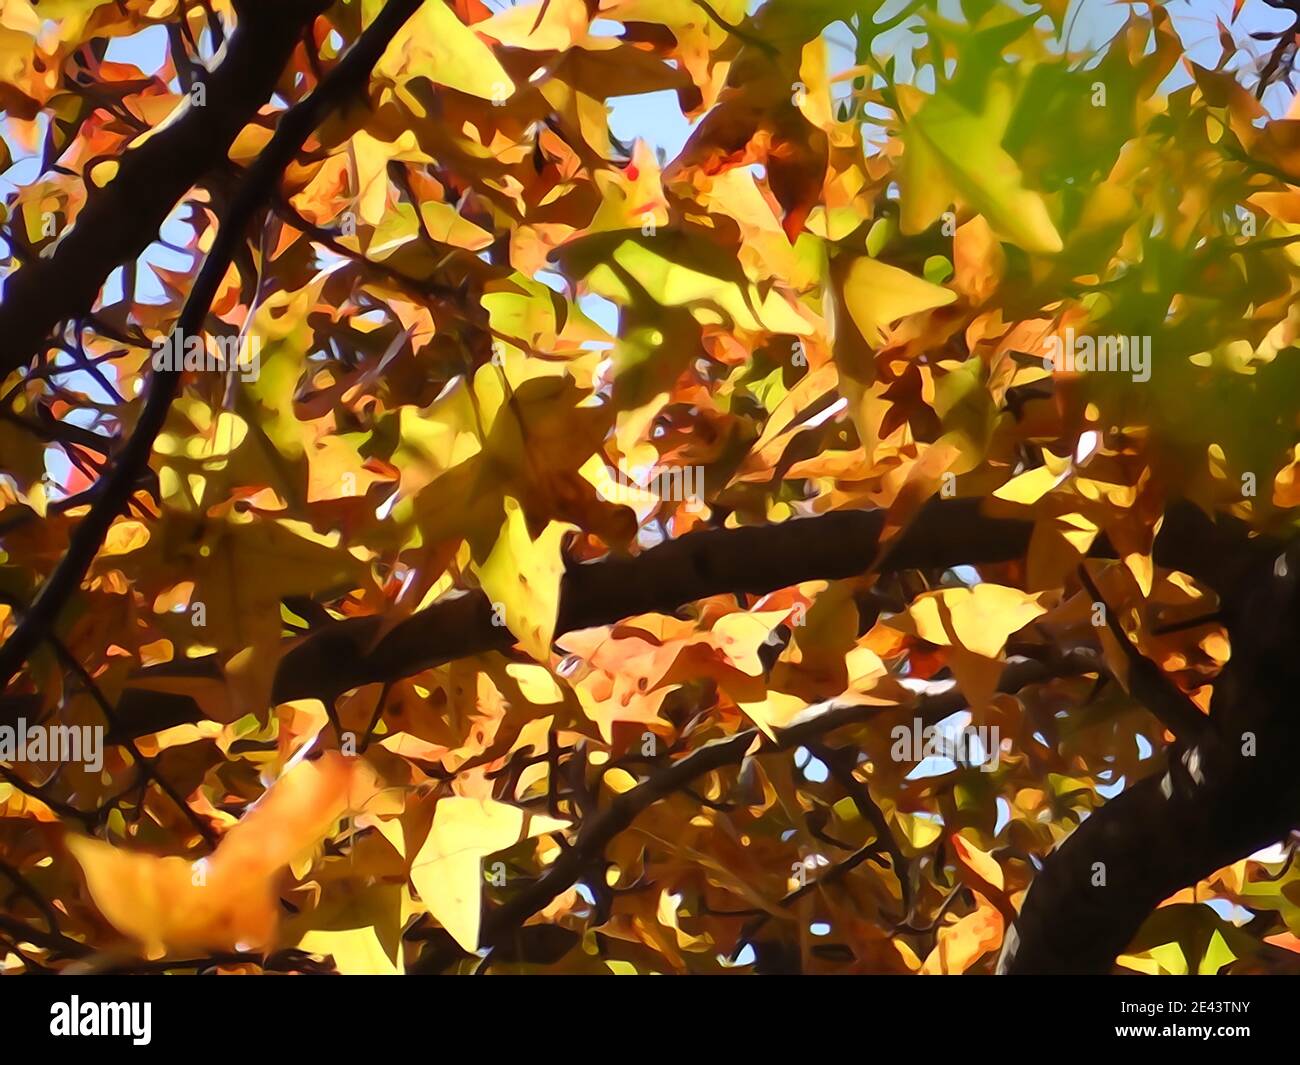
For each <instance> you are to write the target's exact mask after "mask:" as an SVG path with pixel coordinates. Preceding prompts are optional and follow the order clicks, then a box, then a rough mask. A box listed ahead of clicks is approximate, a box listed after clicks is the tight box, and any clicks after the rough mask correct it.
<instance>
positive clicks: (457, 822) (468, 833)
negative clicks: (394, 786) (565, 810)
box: [411, 795, 568, 952]
mask: <svg viewBox="0 0 1300 1065" xmlns="http://www.w3.org/2000/svg"><path fill="white" fill-rule="evenodd" d="M567 826H568V822H567V821H560V820H557V819H555V818H552V817H540V816H536V815H533V814H528V813H525V812H524V811H523V810H521V809H519V808H518V807H516V806H510V805H507V804H506V803H503V802H497V801H496V800H495V799H471V798H466V797H464V796H460V795H453V796H450V797H448V798H445V799H441V800H439V802H438V805H437V806H436V807H435V808H434V812H433V824H432V825H431V826H430V828H429V835H428V837H427V838H426V839H425V841H424V845H423V846H422V847H421V848H420V852H419V853H418V854H417V855H416V856H415V861H414V863H412V865H411V882H412V883H413V884H414V885H415V890H416V891H418V892H419V893H420V898H421V899H423V900H424V904H425V905H426V906H428V907H429V912H430V913H431V914H433V916H434V918H435V919H436V920H437V921H438V923H439V924H441V925H442V927H443V928H445V929H446V930H447V931H448V932H449V933H450V934H451V936H452V937H453V938H454V939H455V940H456V942H457V943H459V944H460V945H461V946H462V947H464V948H465V949H466V950H468V951H471V952H472V951H475V950H477V949H478V932H479V913H480V910H481V909H482V887H483V859H484V858H486V857H487V856H488V855H489V854H495V853H496V852H497V851H501V850H505V849H506V848H507V847H512V846H514V845H515V844H516V843H518V842H519V841H520V840H524V839H532V838H533V837H535V836H540V835H543V834H545V833H547V832H556V831H558V830H559V829H562V828H566V827H567Z"/></svg>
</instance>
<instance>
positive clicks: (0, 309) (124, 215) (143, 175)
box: [0, 0, 329, 379]
mask: <svg viewBox="0 0 1300 1065" xmlns="http://www.w3.org/2000/svg"><path fill="white" fill-rule="evenodd" d="M328 6H329V4H328V2H327V0H277V2H276V3H259V4H244V5H242V6H241V8H240V11H239V25H238V27H237V29H236V31H235V34H234V36H233V37H232V38H231V40H230V41H229V43H228V45H227V47H226V50H225V58H224V59H222V60H221V62H220V63H219V64H218V65H217V66H216V68H215V69H213V71H212V72H211V73H210V74H208V75H207V77H206V78H205V79H204V80H205V84H206V91H207V100H208V106H205V107H193V106H190V105H188V104H187V105H186V106H185V108H184V109H183V110H182V112H181V113H180V114H179V115H177V116H176V118H175V119H174V120H173V121H171V122H170V123H167V124H164V125H162V126H159V127H158V128H157V129H156V130H154V131H153V132H152V134H151V135H150V136H149V137H148V139H146V140H145V141H144V142H143V143H141V144H139V145H138V146H137V147H135V148H132V149H130V150H129V151H127V152H125V153H124V154H123V155H122V157H121V158H120V159H119V160H117V162H118V170H117V174H116V176H115V177H114V178H113V179H112V181H110V182H109V183H108V184H107V185H105V186H104V187H103V188H102V189H95V188H93V187H91V188H88V196H87V200H86V204H85V206H84V207H83V208H82V209H81V212H80V213H79V214H78V215H77V218H76V221H75V222H74V223H73V225H72V226H71V228H69V229H68V230H67V231H66V232H65V233H64V234H63V236H62V237H61V239H60V240H59V241H58V242H57V243H56V244H55V246H54V248H53V250H52V252H51V254H49V256H48V257H45V256H41V257H38V258H35V259H33V260H32V261H31V262H29V263H28V264H26V265H25V266H23V267H21V268H20V269H19V270H18V271H17V272H16V273H14V274H12V275H11V276H10V277H9V278H7V279H6V281H5V288H4V301H3V302H2V303H0V379H3V378H4V377H6V376H8V375H9V374H10V373H12V372H13V371H14V370H16V369H18V368H19V367H21V366H24V365H26V364H27V363H28V362H30V361H31V360H32V358H33V357H34V356H35V355H37V354H38V353H39V350H40V346H41V344H42V343H44V342H45V340H46V339H47V338H48V337H49V336H50V334H51V333H52V331H53V330H54V328H55V327H56V326H57V325H58V324H59V323H60V322H62V321H64V320H66V319H68V318H73V317H76V316H77V315H80V314H84V313H85V312H87V311H89V310H90V308H91V307H92V306H93V304H94V302H95V299H96V297H97V296H98V294H99V290H100V289H101V288H102V287H103V285H104V282H105V281H106V280H107V279H108V276H109V274H111V273H112V272H113V270H114V269H116V268H117V267H118V266H120V265H121V264H122V263H124V262H129V261H132V260H134V259H136V258H137V257H138V256H139V255H140V254H141V253H142V252H143V251H144V250H145V248H147V247H148V246H149V243H150V242H151V241H152V240H153V239H154V237H155V236H156V235H157V233H158V231H159V229H160V228H161V227H162V224H163V222H164V221H166V219H167V216H168V214H170V213H171V211H172V208H173V207H175V205H176V204H177V203H178V202H180V200H181V198H182V197H183V196H184V195H185V194H186V192H188V191H189V190H190V189H191V188H193V187H194V186H195V185H196V184H197V183H198V182H199V181H201V180H202V179H203V177H204V176H205V175H206V174H208V173H209V172H211V171H213V170H214V169H217V168H219V167H221V166H222V165H224V163H225V161H226V156H227V153H228V152H229V150H230V146H231V145H232V144H233V143H234V140H235V137H236V135H237V134H238V133H239V131H240V130H241V129H243V128H244V126H246V125H247V124H248V123H249V122H250V121H251V120H253V119H254V118H255V117H256V116H257V113H258V109H259V108H260V107H261V106H262V104H263V103H265V102H266V100H267V99H268V98H269V97H270V96H271V94H272V92H273V91H274V89H275V86H276V83H277V82H278V81H279V79H280V74H281V72H282V71H283V70H284V68H285V65H286V64H287V63H288V61H289V58H290V56H291V55H292V54H293V50H294V48H295V47H296V45H297V43H298V41H299V39H300V38H301V36H302V32H303V29H304V28H305V27H308V26H310V25H311V24H312V22H313V21H314V20H315V19H316V17H317V16H318V15H319V14H320V13H321V11H323V10H324V9H325V8H326V7H328ZM89 184H90V183H89V181H87V185H88V186H89Z"/></svg>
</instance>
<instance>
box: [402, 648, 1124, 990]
mask: <svg viewBox="0 0 1300 1065" xmlns="http://www.w3.org/2000/svg"><path fill="white" fill-rule="evenodd" d="M1099 668H1100V666H1099V664H1098V661H1097V659H1096V658H1095V656H1093V655H1092V654H1090V653H1088V652H1075V653H1072V654H1067V655H1064V656H1063V657H1062V658H1061V659H1060V660H1059V661H1057V662H1055V663H1052V664H1045V663H1041V662H1032V661H1027V662H1017V663H1015V664H1013V665H1010V666H1008V667H1007V668H1006V670H1004V671H1003V674H1002V679H1001V682H1000V684H999V690H1001V691H1004V692H1007V693H1014V692H1017V691H1019V690H1020V689H1022V688H1025V687H1027V686H1028V685H1030V684H1036V683H1039V682H1041V681H1045V680H1050V679H1052V678H1054V677H1064V676H1074V675H1079V674H1083V673H1095V672H1096V671H1097V670H1098V669H1099ZM965 706H966V699H965V697H964V696H963V695H962V694H961V693H960V692H958V691H956V690H955V689H954V690H952V691H949V692H944V693H942V694H940V695H932V696H928V697H926V698H924V699H921V700H920V701H919V702H917V703H916V704H915V705H914V706H913V707H912V712H913V713H914V714H915V715H916V716H917V717H919V718H920V719H921V720H922V722H925V723H933V722H936V721H942V720H943V719H944V718H945V717H948V716H950V715H951V714H954V713H956V712H957V711H959V710H961V709H963V708H964V707H965ZM882 712H883V713H888V712H889V710H888V708H885V709H883V710H882V708H881V707H880V706H875V705H865V706H864V705H856V704H853V703H843V704H831V705H830V706H828V707H827V708H825V709H823V710H822V711H821V712H820V713H809V714H808V715H806V716H804V717H803V718H802V719H801V720H799V721H798V722H796V723H795V724H792V725H791V726H790V727H789V728H785V729H782V730H781V731H779V732H778V733H777V738H776V742H775V743H767V744H765V738H764V736H763V734H762V732H760V731H759V730H758V729H746V730H745V731H743V732H737V733H736V734H735V735H733V736H728V737H727V738H726V739H722V740H715V741H714V742H712V743H707V744H705V745H704V746H702V747H697V748H696V749H695V750H694V751H692V752H691V753H690V754H688V755H686V756H685V757H684V758H681V759H679V760H678V761H676V762H674V763H673V764H672V765H670V766H668V767H667V768H664V769H660V770H659V771H658V772H656V773H654V774H652V775H651V776H650V777H649V778H648V779H646V780H644V781H643V782H642V783H640V784H638V785H637V786H636V787H634V788H632V789H630V790H629V791H625V792H622V793H621V794H619V795H617V796H615V798H614V799H613V800H612V801H611V802H610V804H609V805H608V806H607V807H605V809H604V810H602V811H601V812H600V813H599V814H597V815H595V816H594V817H592V818H590V819H589V820H587V821H586V822H585V823H584V824H583V826H582V829H581V830H580V831H579V832H578V838H577V839H576V840H575V841H574V843H573V845H572V846H570V847H568V848H566V849H565V850H564V852H563V853H562V854H561V855H560V857H559V858H557V859H556V860H555V862H554V863H553V864H552V865H550V866H549V867H548V868H547V870H546V872H545V873H543V874H542V875H541V876H540V877H538V878H537V879H536V880H534V881H533V882H532V883H531V884H529V885H528V886H527V887H526V888H524V889H523V890H522V891H519V892H518V893H516V894H515V895H514V896H512V897H511V899H510V900H509V901H508V902H506V903H504V904H503V905H501V906H499V907H497V908H496V909H494V910H492V911H491V912H490V913H488V914H487V915H486V916H485V917H484V919H483V923H482V926H481V932H480V942H481V943H483V944H484V945H486V946H496V945H497V944H499V943H501V942H502V941H503V940H505V939H507V938H509V936H510V935H512V934H513V933H514V932H515V931H516V930H518V929H519V928H520V927H522V926H523V924H524V922H525V921H527V920H528V918H530V917H531V916H533V914H535V913H537V912H538V911H540V910H542V909H544V908H545V907H546V906H548V905H549V904H550V903H551V902H553V901H554V900H555V899H556V898H558V897H559V896H560V895H561V894H563V893H564V892H565V891H567V890H568V889H569V888H570V887H572V886H573V885H574V884H575V883H577V882H578V880H579V879H581V877H582V876H583V874H584V873H585V872H586V871H587V870H588V869H589V868H590V866H591V863H592V862H596V861H599V860H600V859H601V856H602V855H603V854H604V851H605V848H606V847H607V846H608V845H609V844H610V843H611V842H612V841H613V840H614V837H615V836H617V835H618V834H619V833H621V832H623V831H624V830H626V829H627V828H628V827H630V826H631V824H632V822H633V821H635V820H636V819H637V817H638V816H640V814H641V813H643V812H644V811H645V810H647V809H649V808H650V807H651V806H653V805H654V804H655V803H656V802H658V801H659V800H660V799H665V798H667V797H668V796H669V795H672V794H673V793H674V792H677V791H681V790H683V789H684V788H686V787H687V786H689V785H690V784H691V783H692V782H693V781H694V780H696V779H698V778H699V777H701V776H703V775H704V774H705V773H710V772H713V771H714V770H717V769H722V768H725V767H726V766H731V765H738V764H739V763H740V762H742V761H743V760H744V759H745V757H746V756H747V755H749V754H750V753H755V754H771V753H774V752H777V751H790V750H794V749H795V748H796V747H804V746H808V745H810V744H813V743H815V742H816V741H817V740H818V739H820V738H821V737H823V736H826V735H828V734H829V733H831V732H834V731H835V730H836V729H840V728H844V727H845V726H848V725H856V724H861V723H863V722H864V721H868V720H870V719H871V718H873V717H877V716H879V715H880V714H881V713H882ZM879 842H882V841H877V843H879ZM875 845H876V844H873V846H875ZM459 956H460V952H459V950H455V951H454V952H453V951H452V950H450V949H443V948H440V947H432V948H428V949H426V951H425V953H424V955H423V956H422V957H421V958H420V960H419V961H418V962H417V963H416V964H415V966H413V967H412V969H411V972H412V973H416V974H419V973H426V974H428V973H436V972H441V971H442V970H443V969H445V968H446V967H447V966H448V965H450V964H452V962H454V961H455V960H456V958H457V957H459Z"/></svg>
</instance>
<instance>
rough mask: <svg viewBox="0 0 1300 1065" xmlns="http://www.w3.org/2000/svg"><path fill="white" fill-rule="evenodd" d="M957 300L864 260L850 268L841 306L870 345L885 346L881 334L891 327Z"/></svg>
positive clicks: (950, 293) (893, 269)
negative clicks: (845, 309) (900, 321)
mask: <svg viewBox="0 0 1300 1065" xmlns="http://www.w3.org/2000/svg"><path fill="white" fill-rule="evenodd" d="M956 298H957V294H956V293H955V292H953V291H951V290H950V289H946V288H940V287H939V286H938V285H932V284H930V282H929V281H925V280H922V279H921V278H919V277H914V276H913V275H912V274H909V273H908V272H907V271H906V270H900V269H898V267H896V266H889V265H887V264H886V263H882V262H877V261H876V260H875V259H870V258H867V257H865V256H864V257H863V258H861V259H858V260H857V261H856V262H855V263H854V264H853V265H852V266H851V267H850V268H849V272H848V276H847V277H846V278H845V279H844V303H845V305H846V306H847V307H848V309H849V315H850V316H851V317H852V318H853V323H854V324H855V325H856V326H857V327H858V330H859V332H861V333H862V335H863V337H864V338H866V340H867V342H868V343H869V344H875V345H879V344H882V343H884V339H885V334H884V330H885V328H886V327H888V326H889V325H890V323H892V322H896V321H898V320H899V319H900V318H906V317H907V316H908V315H909V314H919V313H920V312H921V311H930V310H933V309H934V308H936V307H946V306H947V305H948V304H950V303H952V302H953V301H954V300H956Z"/></svg>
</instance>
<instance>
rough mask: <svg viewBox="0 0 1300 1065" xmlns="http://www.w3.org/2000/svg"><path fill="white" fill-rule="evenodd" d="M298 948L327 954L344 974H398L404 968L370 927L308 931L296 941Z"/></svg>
mask: <svg viewBox="0 0 1300 1065" xmlns="http://www.w3.org/2000/svg"><path fill="white" fill-rule="evenodd" d="M298 949H299V950H305V951H307V953H308V954H320V955H326V954H328V955H330V956H331V957H333V959H334V967H335V968H336V969H338V971H339V972H340V973H342V974H343V975H344V976H401V975H402V972H403V969H402V967H401V966H400V965H399V964H398V963H397V962H394V961H393V959H392V958H390V957H389V956H388V954H387V953H386V952H385V951H384V947H383V944H381V943H380V942H379V936H378V935H377V934H376V932H375V930H374V929H373V928H347V929H343V930H342V931H338V932H322V931H315V932H308V933H307V934H306V935H305V936H303V937H302V939H301V941H299V943H298ZM400 960H401V959H400V958H399V959H398V961H400Z"/></svg>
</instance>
